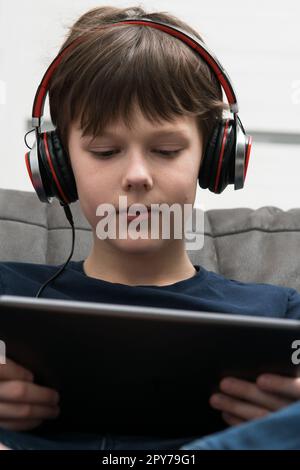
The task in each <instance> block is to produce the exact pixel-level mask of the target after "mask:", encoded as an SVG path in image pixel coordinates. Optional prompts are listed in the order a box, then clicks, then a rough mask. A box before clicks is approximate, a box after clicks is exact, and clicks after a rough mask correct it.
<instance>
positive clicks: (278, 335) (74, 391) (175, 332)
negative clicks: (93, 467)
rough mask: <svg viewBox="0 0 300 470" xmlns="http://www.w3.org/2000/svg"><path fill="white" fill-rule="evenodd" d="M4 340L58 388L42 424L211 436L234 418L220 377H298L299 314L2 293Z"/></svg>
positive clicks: (40, 379) (41, 379) (38, 377)
mask: <svg viewBox="0 0 300 470" xmlns="http://www.w3.org/2000/svg"><path fill="white" fill-rule="evenodd" d="M0 340H2V341H4V342H5V345H6V355H7V357H8V358H11V359H13V360H15V361H16V362H18V363H19V364H21V365H23V366H24V367H26V368H28V369H29V370H31V371H32V372H33V374H34V376H35V382H36V383H39V384H41V385H45V386H48V387H53V388H55V389H56V390H58V392H59V393H60V397H61V400H60V407H61V414H60V416H59V417H58V418H57V419H56V420H54V421H53V420H51V421H50V420H49V421H45V424H44V426H46V428H47V427H48V428H49V429H55V430H58V429H59V430H62V431H81V432H97V433H99V434H100V433H107V432H109V433H114V434H134V435H145V436H146V435H155V436H170V437H171V436H180V437H182V436H201V435H205V434H210V433H211V432H215V431H218V430H221V429H224V428H225V427H226V426H227V425H226V423H224V421H223V420H222V418H221V413H220V411H217V410H215V409H213V408H212V407H211V406H210V405H209V403H208V400H209V397H210V395H211V394H212V393H213V392H214V391H216V390H217V389H218V383H219V381H220V380H221V378H222V377H225V376H235V377H240V378H244V379H248V380H255V378H256V377H257V375H258V374H260V373H263V372H271V373H272V372H273V373H278V374H281V375H288V376H298V375H300V366H299V365H298V364H297V362H298V361H295V360H293V357H295V354H294V356H293V353H295V349H294V348H293V344H294V345H295V341H297V340H299V345H300V321H297V320H287V319H277V318H264V317H258V316H243V315H234V314H227V313H217V312H216V313H212V312H200V311H192V310H180V309H167V308H152V307H144V306H136V305H135V306H132V305H118V304H108V303H101V302H99V303H98V302H79V301H70V300H59V299H40V298H34V297H21V296H8V295H3V296H0ZM298 348H299V347H298ZM48 428H47V429H48Z"/></svg>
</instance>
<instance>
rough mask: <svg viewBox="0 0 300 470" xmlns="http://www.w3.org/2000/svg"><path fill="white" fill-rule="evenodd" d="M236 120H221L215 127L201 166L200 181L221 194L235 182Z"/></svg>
mask: <svg viewBox="0 0 300 470" xmlns="http://www.w3.org/2000/svg"><path fill="white" fill-rule="evenodd" d="M234 164H235V122H234V120H233V119H223V120H221V121H219V123H218V124H217V126H216V127H215V128H214V129H213V132H212V137H211V138H210V139H209V141H208V144H207V148H206V150H205V153H204V157H203V164H202V165H201V167H200V175H199V183H200V186H201V187H202V188H204V189H206V188H208V189H209V190H210V191H211V192H213V193H216V194H220V193H221V192H222V191H224V189H225V188H226V187H227V185H228V184H230V183H234V170H235V168H234Z"/></svg>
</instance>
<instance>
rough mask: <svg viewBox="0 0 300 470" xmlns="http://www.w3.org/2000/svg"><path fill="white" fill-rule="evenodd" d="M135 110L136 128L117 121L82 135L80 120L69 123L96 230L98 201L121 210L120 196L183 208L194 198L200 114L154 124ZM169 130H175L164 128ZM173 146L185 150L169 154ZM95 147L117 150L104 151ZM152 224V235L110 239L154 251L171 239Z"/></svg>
mask: <svg viewBox="0 0 300 470" xmlns="http://www.w3.org/2000/svg"><path fill="white" fill-rule="evenodd" d="M134 116H135V120H134V123H133V128H132V129H131V130H129V129H128V128H127V127H125V125H124V123H123V122H121V121H118V122H116V123H115V125H114V126H111V127H110V128H107V129H105V135H102V136H99V137H97V138H95V139H94V140H93V141H92V137H91V136H86V137H82V136H81V133H82V130H81V129H80V128H79V120H77V121H76V122H73V124H72V125H71V126H70V129H69V140H68V144H69V148H68V150H69V155H70V159H71V164H72V168H73V172H74V177H75V180H76V185H77V191H78V197H79V201H80V206H81V209H82V212H83V213H84V215H85V217H86V219H87V220H88V222H89V224H90V225H91V227H92V230H93V232H94V236H95V232H96V226H97V224H98V223H99V221H100V220H101V217H100V216H99V215H97V214H96V209H97V207H98V206H99V205H100V204H103V203H109V204H111V205H113V206H114V207H115V208H116V210H117V209H118V208H119V207H120V204H119V202H120V201H119V196H126V197H127V207H130V206H131V205H132V204H137V203H139V204H143V205H145V206H147V205H149V206H150V205H151V204H162V203H165V204H167V205H168V207H171V206H172V204H174V203H177V204H180V206H182V213H183V207H184V204H190V205H193V204H194V201H195V196H196V189H197V178H198V173H199V168H200V162H201V157H202V136H201V135H200V133H199V130H198V127H197V122H196V118H195V117H189V116H184V117H176V118H175V120H174V121H173V122H172V123H170V122H168V121H165V122H164V123H163V124H159V125H153V124H152V123H151V122H150V121H148V120H147V119H146V118H145V117H144V116H143V115H142V113H141V112H140V109H139V108H137V107H136V113H135V114H134ZM167 131H168V132H170V131H172V132H173V133H172V134H170V133H169V134H167V133H163V132H167ZM158 132H160V133H161V134H160V135H159V134H157V133H158ZM108 133H109V134H108ZM174 150H180V151H179V152H178V153H177V154H176V153H174V154H173V155H172V154H171V155H170V156H168V155H164V154H161V153H160V152H161V151H163V152H166V151H174ZM92 152H112V154H111V155H109V156H104V157H101V156H97V155H94V154H93V153H92ZM117 220H118V214H117ZM126 220H127V219H126ZM127 223H128V224H129V223H130V222H127ZM117 226H118V221H117ZM150 227H151V224H150V221H149V236H148V239H141V238H140V239H138V240H133V239H131V238H130V237H128V236H127V238H126V239H118V238H116V239H107V240H106V241H105V242H106V243H109V244H110V245H114V247H115V248H118V249H121V250H125V251H128V252H135V251H137V252H142V251H144V250H146V251H149V250H150V251H151V249H152V250H155V249H158V248H159V247H160V248H161V247H162V244H165V243H169V241H168V240H164V239H151V230H150ZM117 233H118V232H117ZM159 238H160V237H159ZM102 243H103V242H102Z"/></svg>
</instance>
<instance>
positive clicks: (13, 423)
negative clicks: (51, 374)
mask: <svg viewBox="0 0 300 470" xmlns="http://www.w3.org/2000/svg"><path fill="white" fill-rule="evenodd" d="M33 380H34V379H33V375H32V373H31V372H30V371H28V370H27V369H25V368H24V367H23V366H21V365H19V364H16V363H15V362H14V361H12V360H11V359H6V364H0V427H2V428H4V429H9V430H13V431H26V430H29V429H33V428H36V427H37V426H39V425H40V424H41V423H42V422H43V421H44V420H45V419H54V418H56V417H57V416H58V414H59V407H58V401H59V395H58V393H57V392H56V391H55V390H53V389H51V388H46V387H42V386H41V385H37V384H34V383H33Z"/></svg>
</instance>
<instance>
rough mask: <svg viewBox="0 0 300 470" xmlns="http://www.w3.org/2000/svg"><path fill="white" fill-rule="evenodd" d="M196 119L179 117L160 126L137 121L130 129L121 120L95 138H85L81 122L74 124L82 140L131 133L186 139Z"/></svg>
mask: <svg viewBox="0 0 300 470" xmlns="http://www.w3.org/2000/svg"><path fill="white" fill-rule="evenodd" d="M193 119H195V118H191V117H187V116H185V117H182V116H179V117H177V118H175V119H174V120H172V122H170V121H160V123H159V124H154V123H152V122H150V121H147V122H146V120H144V121H143V122H142V121H141V120H136V121H135V122H134V123H132V125H131V127H130V128H129V127H128V126H126V124H125V123H124V122H122V121H121V120H118V121H115V122H114V123H113V124H112V123H111V124H109V125H106V126H105V127H104V128H102V129H100V130H99V131H98V132H97V135H95V136H93V135H91V134H89V133H88V134H86V135H85V136H83V129H82V128H81V124H80V120H79V119H77V120H76V121H75V122H74V129H75V130H76V131H77V132H79V134H80V136H81V139H83V140H85V139H90V138H93V137H94V138H97V137H99V138H100V137H117V136H122V135H124V136H126V135H127V134H128V133H130V132H138V133H140V132H142V133H143V134H144V135H149V136H151V137H160V136H166V137H168V136H170V137H172V136H173V135H174V136H176V135H182V136H185V137H189V136H190V135H191V130H192V127H193V126H195V125H196V124H195V122H194V121H193Z"/></svg>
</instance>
